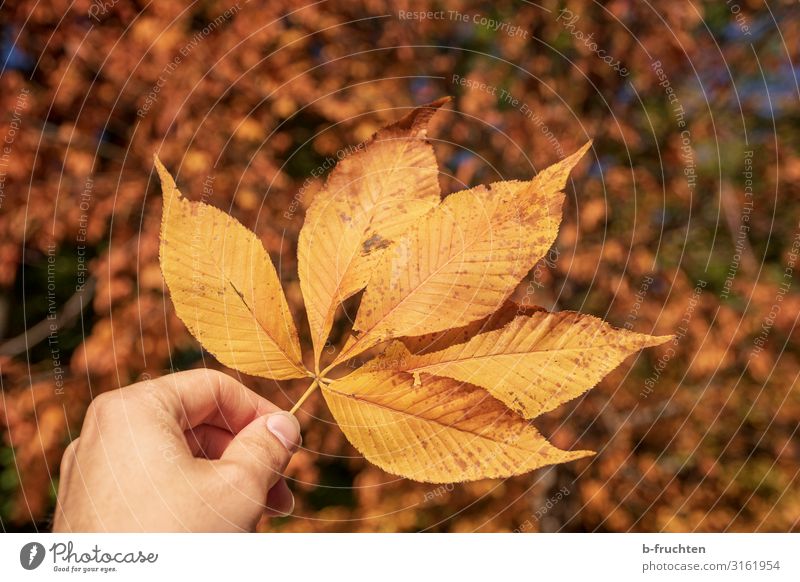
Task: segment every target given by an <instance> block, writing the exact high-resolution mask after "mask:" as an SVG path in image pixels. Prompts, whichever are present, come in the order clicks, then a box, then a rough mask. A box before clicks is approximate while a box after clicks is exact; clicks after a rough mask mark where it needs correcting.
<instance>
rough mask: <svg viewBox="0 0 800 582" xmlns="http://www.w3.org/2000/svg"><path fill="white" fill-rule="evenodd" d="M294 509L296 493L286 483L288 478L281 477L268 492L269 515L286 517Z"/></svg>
mask: <svg viewBox="0 0 800 582" xmlns="http://www.w3.org/2000/svg"><path fill="white" fill-rule="evenodd" d="M293 511H294V495H292V491H291V490H290V489H289V485H288V484H287V483H286V479H284V478H283V477H281V478H280V479H278V482H277V483H275V485H273V486H272V489H270V490H269V493H268V494H267V515H269V516H271V517H286V516H287V515H291V513H292V512H293Z"/></svg>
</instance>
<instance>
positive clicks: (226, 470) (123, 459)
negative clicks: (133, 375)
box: [53, 369, 301, 532]
mask: <svg viewBox="0 0 800 582" xmlns="http://www.w3.org/2000/svg"><path fill="white" fill-rule="evenodd" d="M300 442H301V437H300V425H299V424H298V422H297V419H296V418H295V417H294V416H292V415H290V414H289V413H288V412H284V411H281V410H280V409H278V407H277V406H275V405H274V404H272V403H271V402H269V401H268V400H266V399H264V398H262V397H261V396H259V395H258V394H256V393H255V392H253V391H251V390H249V389H248V388H246V387H245V386H243V385H242V384H240V383H239V382H237V381H236V380H234V379H233V378H231V377H230V376H227V375H225V374H222V373H220V372H216V371H213V370H206V369H200V370H191V371H188V372H179V373H177V374H171V375H169V376H164V377H161V378H157V379H153V380H147V381H145V382H140V383H138V384H133V385H131V386H127V387H125V388H122V389H121V390H114V391H112V392H107V393H105V394H102V395H100V396H99V397H97V398H96V399H95V400H94V401H93V402H92V404H91V406H90V407H89V410H88V412H87V414H86V419H85V420H84V424H83V429H82V430H81V434H80V437H79V438H77V439H75V440H74V441H72V443H71V444H70V446H69V447H68V448H67V450H66V451H65V452H64V458H63V460H62V463H61V481H60V484H59V488H58V503H57V507H56V514H55V519H54V523H53V531H55V532H84V531H99V532H106V531H109V532H110V531H117V532H119V531H124V532H136V531H147V532H153V531H206V532H218V531H234V532H238V531H252V530H253V529H254V528H255V526H256V524H257V523H258V520H259V519H260V518H261V516H262V515H263V513H264V512H265V511H266V512H267V514H269V515H286V514H288V513H291V511H292V509H293V508H294V499H293V497H292V494H291V492H290V491H289V488H288V486H287V485H286V481H285V479H284V478H283V477H282V475H283V473H284V471H285V469H286V466H287V465H288V463H289V460H290V459H291V456H292V454H293V453H294V451H295V450H296V449H297V447H298V446H299V445H300Z"/></svg>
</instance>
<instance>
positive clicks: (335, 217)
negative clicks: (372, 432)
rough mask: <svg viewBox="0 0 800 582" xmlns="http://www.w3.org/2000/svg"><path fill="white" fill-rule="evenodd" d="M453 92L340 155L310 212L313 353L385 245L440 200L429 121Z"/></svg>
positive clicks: (307, 271) (307, 253)
mask: <svg viewBox="0 0 800 582" xmlns="http://www.w3.org/2000/svg"><path fill="white" fill-rule="evenodd" d="M447 101H448V99H440V100H438V101H434V102H433V103H430V104H428V105H423V106H422V107H418V108H416V109H414V110H413V111H412V112H411V113H409V114H408V115H407V116H406V117H404V118H403V119H401V120H399V121H397V122H395V123H392V124H391V125H389V126H387V127H385V128H383V129H381V130H380V131H378V132H377V133H376V134H375V135H374V136H373V137H372V139H370V140H369V141H368V142H367V143H366V144H365V145H364V147H363V148H362V149H360V150H359V151H357V152H355V153H354V154H352V155H350V156H348V157H346V158H344V159H343V160H342V161H341V162H339V163H338V164H337V165H336V167H335V169H334V170H333V171H332V172H331V174H330V176H329V177H328V179H327V181H326V183H325V186H324V188H323V189H322V190H321V191H320V192H319V193H318V194H317V195H316V196H315V198H314V201H313V202H312V204H311V206H310V207H309V209H308V212H306V218H305V222H304V224H303V228H302V230H301V231H300V238H299V241H298V271H299V276H300V288H301V290H302V292H303V299H304V301H305V304H306V311H307V313H308V321H309V325H310V327H311V338H312V341H313V344H314V356H315V361H316V363H317V364H318V363H319V357H320V353H321V351H322V348H323V347H324V345H325V342H326V341H327V339H328V334H329V333H330V329H331V326H332V324H333V318H334V315H335V314H336V309H337V308H338V306H339V304H340V303H341V302H342V301H344V300H345V299H347V298H348V297H350V296H352V295H353V294H355V293H357V292H358V291H360V290H361V289H363V288H364V286H365V285H366V284H367V281H368V280H369V277H370V275H371V273H372V270H373V268H374V266H375V264H376V262H377V261H378V259H379V257H380V256H381V253H382V252H383V251H384V250H385V249H386V248H387V247H388V246H389V245H390V244H391V242H392V241H394V240H395V239H397V238H398V237H400V236H401V235H402V234H403V233H404V232H405V231H406V230H407V229H408V227H409V226H410V225H411V224H413V223H414V222H415V221H416V220H417V219H419V218H420V217H421V216H422V215H424V214H426V213H427V212H428V211H429V210H431V209H432V208H434V207H435V206H437V205H438V204H439V202H440V198H441V194H440V191H439V180H438V168H437V164H436V157H435V156H434V152H433V147H432V146H431V144H430V143H429V142H428V141H427V139H426V137H427V128H428V122H429V121H430V119H431V117H432V116H433V115H434V113H435V112H436V111H437V110H438V108H439V107H441V106H442V105H443V104H444V103H445V102H447Z"/></svg>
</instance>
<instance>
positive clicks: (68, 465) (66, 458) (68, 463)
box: [58, 437, 80, 483]
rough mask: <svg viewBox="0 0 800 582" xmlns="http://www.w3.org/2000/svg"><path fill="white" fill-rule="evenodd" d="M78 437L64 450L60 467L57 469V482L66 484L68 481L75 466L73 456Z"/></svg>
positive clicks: (76, 448) (76, 447)
mask: <svg viewBox="0 0 800 582" xmlns="http://www.w3.org/2000/svg"><path fill="white" fill-rule="evenodd" d="M79 440H80V437H78V438H76V439H73V440H72V441H70V443H69V444H68V445H67V448H66V449H64V454H63V455H62V457H61V467H60V469H59V472H58V475H59V482H60V483H66V482H67V480H69V477H70V474H71V473H72V468H73V467H74V466H75V454H76V452H77V450H78V441H79Z"/></svg>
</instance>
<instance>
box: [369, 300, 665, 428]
mask: <svg viewBox="0 0 800 582" xmlns="http://www.w3.org/2000/svg"><path fill="white" fill-rule="evenodd" d="M672 337H673V336H650V335H645V334H640V333H634V332H632V331H628V330H625V329H615V328H613V327H611V326H610V325H608V324H607V323H605V322H604V321H602V320H601V319H597V318H596V317H592V316H591V315H583V314H580V313H575V312H570V311H562V312H559V313H548V312H546V311H540V312H535V313H532V314H530V315H527V316H525V315H523V316H519V317H516V318H514V319H513V320H512V321H511V322H509V323H508V324H507V325H505V326H504V327H503V328H501V329H497V330H494V331H489V332H486V333H481V334H478V335H475V336H474V337H472V338H471V339H469V340H468V341H467V342H465V343H461V344H456V345H452V346H450V347H448V348H445V349H442V350H440V351H436V352H430V353H425V354H420V355H416V354H412V353H410V352H409V351H408V349H407V348H406V347H405V346H404V345H403V344H402V343H400V342H394V343H393V344H391V345H390V346H389V347H388V348H387V350H386V352H385V353H384V354H383V355H382V356H380V357H378V358H377V359H376V360H373V361H372V362H370V363H369V364H368V365H371V366H375V367H388V368H393V369H397V370H402V371H404V372H407V373H410V374H412V375H418V374H423V373H424V374H434V375H436V376H446V377H448V378H452V379H454V380H458V381H460V382H470V383H472V384H475V385H478V386H481V387H483V388H485V389H486V390H487V391H488V392H489V393H490V394H492V395H493V396H494V397H495V398H497V399H498V400H500V401H501V402H503V403H504V404H505V405H506V406H508V407H509V408H511V409H512V410H515V411H516V412H518V413H520V414H521V415H523V416H524V417H525V418H535V417H536V416H539V415H540V414H543V413H545V412H548V411H550V410H553V409H554V408H557V407H558V406H560V405H561V404H564V403H565V402H568V401H570V400H572V399H573V398H577V397H578V396H580V395H581V394H583V393H584V392H586V391H587V390H589V389H591V388H592V387H594V386H595V385H596V384H597V383H598V382H599V381H600V380H602V379H603V378H604V377H605V376H606V374H608V373H609V372H610V371H611V370H613V369H614V368H616V367H617V366H618V365H619V364H620V363H622V361H623V360H624V359H625V358H627V357H628V356H630V355H631V354H633V353H635V352H637V351H639V350H641V349H643V348H646V347H652V346H657V345H660V344H663V343H664V342H666V341H669V340H670V339H672Z"/></svg>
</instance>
